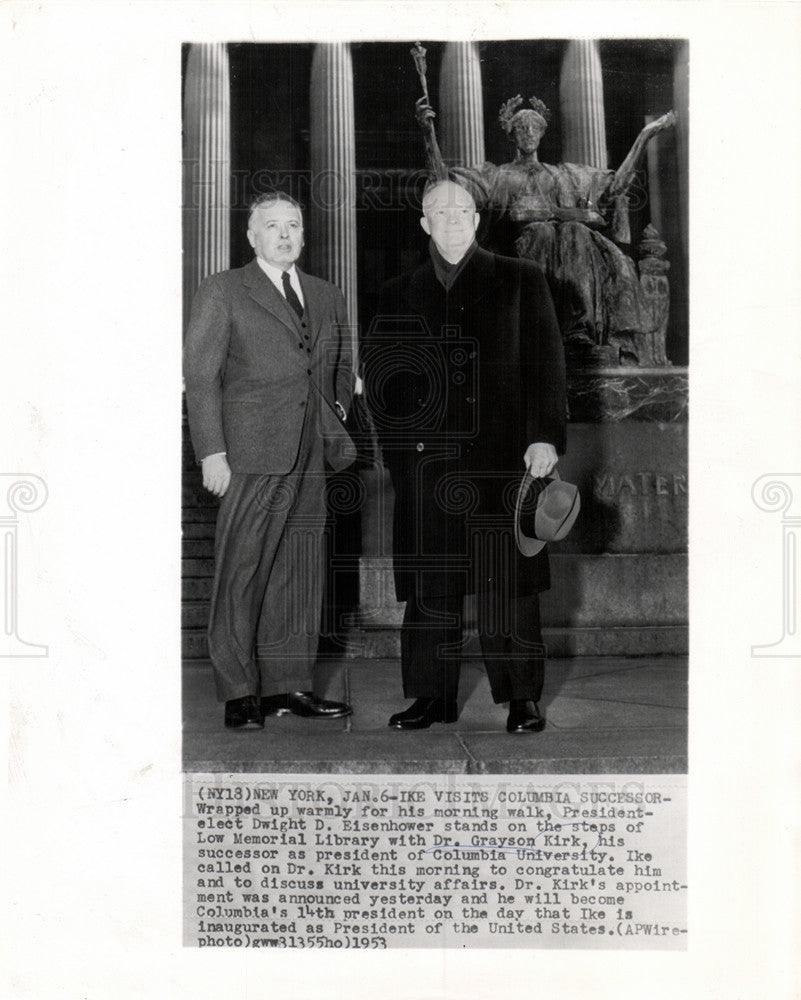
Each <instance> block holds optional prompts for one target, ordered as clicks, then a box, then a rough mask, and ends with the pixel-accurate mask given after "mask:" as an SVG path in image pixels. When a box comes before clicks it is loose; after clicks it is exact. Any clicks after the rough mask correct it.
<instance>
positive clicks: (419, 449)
mask: <svg viewBox="0 0 801 1000" xmlns="http://www.w3.org/2000/svg"><path fill="white" fill-rule="evenodd" d="M424 448H425V445H424V444H423V442H422V441H418V442H417V450H418V451H422V450H423V449H424Z"/></svg>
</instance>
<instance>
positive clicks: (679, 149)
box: [673, 42, 690, 260]
mask: <svg viewBox="0 0 801 1000" xmlns="http://www.w3.org/2000/svg"><path fill="white" fill-rule="evenodd" d="M673 107H674V108H675V110H676V155H677V158H678V161H679V172H678V175H679V206H678V209H679V210H678V213H677V218H678V219H679V222H680V226H681V244H682V249H683V251H684V255H685V260H686V259H688V254H689V222H688V220H689V192H688V190H687V184H688V176H689V169H690V158H689V123H688V121H687V115H688V111H689V107H690V46H689V43H688V42H682V43H681V44H680V45H679V47H678V49H677V51H676V57H675V59H674V63H673Z"/></svg>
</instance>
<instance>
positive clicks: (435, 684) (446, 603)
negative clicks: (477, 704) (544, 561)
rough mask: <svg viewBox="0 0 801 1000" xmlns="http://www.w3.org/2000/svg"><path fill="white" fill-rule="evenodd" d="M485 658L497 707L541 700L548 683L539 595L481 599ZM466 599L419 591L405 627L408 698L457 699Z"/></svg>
mask: <svg viewBox="0 0 801 1000" xmlns="http://www.w3.org/2000/svg"><path fill="white" fill-rule="evenodd" d="M475 601H476V624H477V626H478V635H479V640H480V642H481V653H482V656H483V658H484V664H485V666H486V669H487V677H488V678H489V682H490V690H491V692H492V698H493V701H495V702H503V701H509V700H510V699H512V698H522V699H525V700H530V701H539V699H540V697H541V695H542V686H543V681H544V678H545V660H544V658H543V657H544V655H545V648H544V646H543V644H542V632H541V630H540V605H539V596H538V595H537V594H529V595H526V596H525V597H508V596H505V597H503V598H501V596H500V593H499V592H498V591H492V590H488V591H486V592H482V593H479V594H476V597H475ZM463 604H464V598H463V597H462V595H460V594H449V595H447V596H445V597H425V598H421V597H419V596H418V594H417V593H416V592H415V591H413V592H412V593H411V594H410V596H409V600H407V602H406V610H405V612H404V616H403V625H402V627H401V674H402V678H403V693H404V695H405V696H406V697H407V698H444V699H446V700H449V701H451V700H453V701H455V700H456V696H457V693H458V689H459V674H460V669H461V650H462V647H463V645H464V642H463V636H462V627H463V611H462V608H463Z"/></svg>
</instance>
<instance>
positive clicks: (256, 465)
mask: <svg viewBox="0 0 801 1000" xmlns="http://www.w3.org/2000/svg"><path fill="white" fill-rule="evenodd" d="M248 240H249V242H250V245H251V246H252V247H253V249H254V251H255V254H256V256H255V258H254V259H253V260H252V261H251V262H250V263H249V264H247V265H246V266H245V267H242V268H237V269H234V270H230V271H223V272H220V273H219V274H214V275H211V276H210V277H208V278H206V279H205V280H204V281H203V282H202V283H201V285H200V287H199V289H198V291H197V295H196V297H195V300H194V303H193V307H192V315H191V319H190V323H189V329H188V331H187V336H186V342H185V347H184V372H185V381H186V401H187V410H188V415H189V429H190V433H191V436H192V443H193V445H194V449H195V454H196V457H197V459H198V461H199V462H200V463H201V464H202V468H203V485H204V486H205V487H206V488H207V489H208V490H210V491H211V492H212V493H214V494H215V496H218V497H220V498H221V504H220V510H219V514H218V518H217V530H216V537H215V574H214V585H213V590H212V599H211V611H210V617H209V631H208V637H209V650H210V654H211V659H212V663H213V666H214V674H215V680H216V685H217V695H218V698H219V700H221V701H224V702H225V703H226V704H225V724H226V726H228V727H229V728H261V727H262V726H263V724H264V716H265V715H280V714H283V713H285V712H292V713H294V714H296V715H302V716H307V717H312V718H335V717H337V716H342V715H347V714H349V713H350V711H351V709H350V707H349V706H347V705H344V704H342V703H339V702H330V701H324V700H323V699H321V698H319V697H318V696H317V695H316V694H315V692H314V663H315V659H316V652H317V642H318V634H319V622H320V613H321V606H322V582H323V578H324V573H323V568H322V558H323V530H324V525H325V513H326V507H325V476H326V469H334V470H339V469H343V468H345V467H346V466H347V465H348V464H350V462H352V461H353V458H354V457H355V448H354V446H353V443H352V442H351V440H350V438H349V436H348V434H347V431H346V430H345V428H344V426H343V421H344V419H345V416H346V414H347V409H348V406H349V404H350V400H351V397H352V394H353V372H352V364H351V358H350V346H349V339H348V333H347V314H346V308H345V301H344V298H343V296H342V293H341V292H340V291H339V289H338V288H336V287H335V286H334V285H332V284H330V283H329V282H327V281H322V280H320V279H319V278H314V277H312V276H311V275H308V274H305V273H303V272H302V271H301V270H300V269H299V268H298V267H297V266H296V263H295V262H296V261H297V259H298V257H299V256H300V253H301V250H302V249H303V216H302V213H301V210H300V206H299V205H298V204H297V202H295V201H294V200H293V199H292V198H290V197H289V196H288V195H286V194H284V193H281V192H278V193H273V194H267V195H262V196H261V197H260V198H259V199H257V200H256V202H254V204H253V206H252V208H251V211H250V215H249V218H248Z"/></svg>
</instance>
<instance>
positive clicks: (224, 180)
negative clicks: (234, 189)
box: [183, 43, 231, 326]
mask: <svg viewBox="0 0 801 1000" xmlns="http://www.w3.org/2000/svg"><path fill="white" fill-rule="evenodd" d="M230 185H231V96H230V80H229V71H228V50H227V48H226V47H225V45H224V44H220V43H213V44H202V45H192V46H190V50H189V58H188V61H187V67H186V84H185V89H184V191H183V198H184V213H183V223H184V224H183V230H184V326H185V325H186V322H187V321H188V319H189V310H190V307H191V304H192V298H193V296H194V294H195V291H196V290H197V286H198V285H199V284H200V282H201V280H202V279H203V278H205V277H206V276H207V275H209V274H214V273H215V272H216V271H223V270H225V269H226V268H228V267H230V266H231V250H230V226H231V222H230V210H231V195H230Z"/></svg>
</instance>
